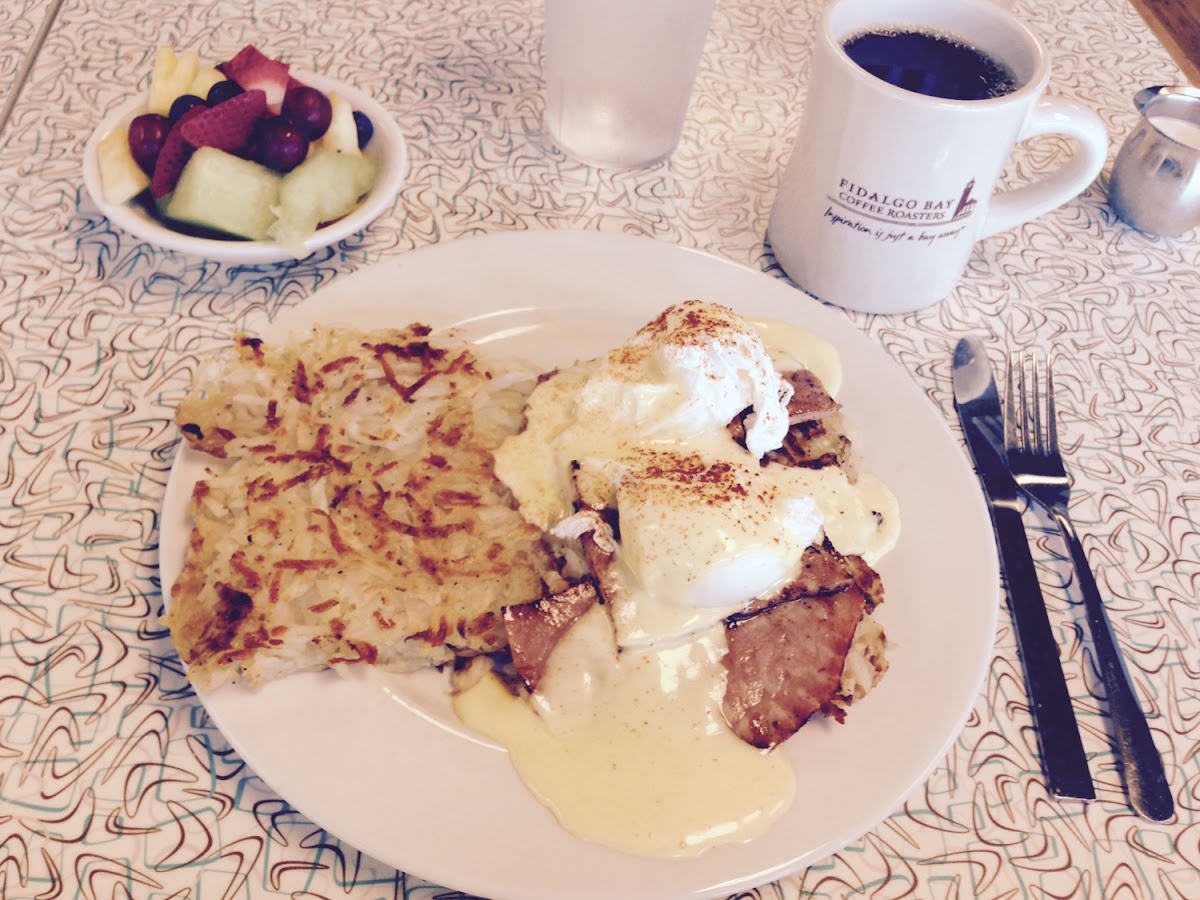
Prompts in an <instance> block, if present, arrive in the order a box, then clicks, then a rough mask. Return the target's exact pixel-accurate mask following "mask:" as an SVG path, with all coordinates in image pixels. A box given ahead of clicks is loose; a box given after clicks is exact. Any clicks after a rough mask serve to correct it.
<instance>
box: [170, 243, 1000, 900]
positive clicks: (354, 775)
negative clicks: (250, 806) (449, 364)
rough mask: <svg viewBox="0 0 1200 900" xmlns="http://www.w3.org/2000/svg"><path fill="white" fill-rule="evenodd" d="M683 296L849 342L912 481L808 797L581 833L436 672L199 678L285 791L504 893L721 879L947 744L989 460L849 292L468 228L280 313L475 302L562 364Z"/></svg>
mask: <svg viewBox="0 0 1200 900" xmlns="http://www.w3.org/2000/svg"><path fill="white" fill-rule="evenodd" d="M688 298H702V299H705V300H712V301H716V302H720V303H724V304H727V305H728V306H731V307H733V308H734V309H736V310H738V311H739V312H741V313H743V314H745V315H747V316H750V317H762V318H775V319H782V320H786V321H788V322H792V323H795V324H798V325H802V326H804V327H806V328H808V329H810V330H811V331H813V332H816V333H817V334H819V335H822V336H823V337H825V338H827V339H828V340H830V341H832V342H833V344H834V345H835V346H836V347H837V348H838V350H839V351H840V353H841V356H842V360H843V364H844V369H845V381H844V384H843V387H842V390H841V392H840V394H839V398H840V399H841V400H842V402H843V403H844V405H845V408H846V410H847V414H848V416H849V417H850V419H851V421H852V422H853V423H854V424H855V425H856V426H857V427H858V430H859V432H860V436H859V440H858V446H859V448H860V450H861V453H862V456H863V458H864V467H865V468H866V469H867V470H869V471H872V472H874V473H876V474H877V475H879V476H881V477H882V478H883V480H884V481H885V482H886V483H887V484H889V485H890V486H891V488H892V489H893V491H894V492H895V494H896V496H897V498H898V499H899V502H900V509H901V515H902V520H903V533H902V536H901V539H900V543H899V545H898V546H897V548H896V550H895V551H894V552H893V553H892V554H890V555H889V556H888V557H886V558H885V560H884V561H883V563H882V564H881V565H880V572H881V574H882V575H883V580H884V586H885V589H886V594H887V602H886V603H885V604H884V605H883V606H882V607H881V609H880V613H879V616H880V619H881V620H882V622H883V624H884V626H885V628H886V630H887V633H888V638H889V642H890V654H889V658H890V662H891V668H890V669H889V671H888V673H887V675H886V676H885V678H884V679H883V682H882V684H880V685H879V687H878V688H877V689H876V690H875V691H873V692H872V693H871V694H870V695H869V696H868V697H867V698H866V699H865V700H863V701H862V702H861V703H858V704H856V705H855V706H854V707H853V708H852V709H851V711H850V715H849V716H848V717H847V719H846V722H845V724H843V725H837V724H836V723H834V722H832V721H826V720H819V721H816V720H814V721H812V722H810V723H809V724H808V725H806V726H805V727H804V728H803V729H802V730H801V731H800V732H798V733H797V734H796V735H795V736H794V737H793V738H792V739H791V740H789V741H788V742H787V743H786V744H785V745H784V752H786V753H787V755H788V757H789V758H790V760H791V761H792V763H793V765H794V766H795V770H796V776H797V791H796V802H795V804H794V805H793V806H792V808H791V809H790V810H789V811H788V812H787V813H786V814H785V816H784V817H783V819H782V820H781V821H779V822H778V823H777V824H776V825H775V827H774V828H773V829H772V830H771V831H770V832H769V833H767V834H766V835H764V836H763V837H760V838H758V839H756V840H753V841H750V842H748V843H745V844H739V845H730V846H724V847H717V848H715V849H712V850H709V851H708V852H706V853H704V854H703V855H701V856H700V857H698V858H695V859H684V860H647V859H641V858H637V857H633V856H627V855H624V854H622V853H619V852H617V851H614V850H609V849H606V848H604V847H600V846H596V845H593V844H589V843H587V842H585V841H582V840H579V839H577V838H575V837H573V836H572V835H570V834H569V833H567V832H566V831H565V830H563V829H562V828H561V827H559V826H558V824H557V823H556V822H555V820H554V818H553V817H552V816H551V814H550V813H549V812H548V811H547V810H546V809H545V808H543V807H542V806H541V805H540V804H539V803H538V802H537V801H536V800H535V799H534V798H533V796H532V795H531V794H530V793H529V792H528V791H527V790H526V789H525V787H524V786H523V784H522V783H521V781H520V780H519V779H518V778H517V776H516V774H515V772H514V770H513V769H512V767H511V765H510V764H509V760H508V756H507V753H506V752H505V751H504V750H502V749H500V748H498V747H497V746H495V745H493V744H492V743H491V742H489V741H488V740H486V739H484V738H482V737H479V736H476V735H474V734H472V733H470V732H469V731H467V730H466V728H465V727H464V726H463V725H461V724H460V723H459V722H458V721H457V720H456V719H455V717H454V715H453V713H452V711H451V709H450V704H449V701H448V699H447V697H446V693H445V682H444V680H443V679H442V678H441V677H440V676H437V675H435V674H433V673H423V674H418V675H412V676H396V677H392V678H382V677H377V676H369V675H368V676H364V675H361V674H360V675H358V676H357V677H351V678H342V677H339V676H337V675H334V674H331V673H322V674H306V675H298V676H292V677H289V678H285V679H283V680H280V681H277V682H274V683H272V684H269V685H268V686H267V687H265V688H264V689H263V690H261V691H259V692H258V693H255V692H252V691H250V690H247V689H244V688H242V687H239V686H233V687H228V686H227V687H223V688H220V689H218V690H215V691H211V692H207V693H203V694H201V700H202V701H203V703H204V705H205V707H206V708H207V709H208V711H209V713H210V714H211V716H212V718H213V720H214V721H215V722H216V724H217V726H218V727H219V728H220V729H221V731H222V732H223V733H224V734H225V736H226V738H227V739H228V740H229V742H230V744H231V745H232V746H233V747H234V749H235V750H236V751H237V752H238V753H240V754H241V756H242V757H243V758H244V759H245V760H246V762H247V763H248V764H249V765H250V766H251V767H252V768H253V769H254V770H255V771H256V772H257V773H258V774H259V775H260V776H262V778H264V779H265V780H266V781H267V782H268V783H269V784H270V785H271V786H272V787H273V788H274V790H276V791H277V792H278V793H279V794H280V795H281V796H282V797H284V798H285V799H286V800H287V801H289V802H290V803H291V804H293V805H294V806H295V807H296V808H298V809H299V810H300V811H301V812H303V813H304V814H305V815H307V816H308V817H310V818H311V819H312V820H313V821H314V822H316V823H317V824H319V825H321V826H322V827H324V828H325V829H327V830H328V831H329V832H331V833H332V834H334V835H337V836H338V837H340V838H342V839H344V840H345V841H347V842H348V843H350V844H352V845H354V846H355V847H357V848H358V849H360V850H362V851H363V852H365V853H367V854H369V855H371V856H374V857H376V858H378V859H380V860H382V861H384V862H387V863H389V864H391V865H393V866H396V867H397V868H400V869H403V870H405V871H408V872H411V873H414V874H417V875H420V876H422V877H424V878H426V879H429V880H431V881H434V882H437V883H439V884H443V885H447V886H451V887H454V888H458V889H460V890H463V891H469V892H474V893H477V894H481V895H483V896H485V897H491V898H520V900H561V898H564V897H571V898H573V900H593V898H594V900H609V898H613V897H620V898H622V900H632V898H662V897H691V898H696V897H709V896H718V895H724V894H728V893H732V892H734V891H736V890H739V889H742V888H748V887H751V886H754V885H757V884H761V883H763V882H767V881H770V880H772V879H775V878H778V877H780V876H783V875H785V874H788V873H790V872H794V871H796V870H797V869H800V868H802V867H804V866H806V865H811V864H813V863H816V862H818V861H820V860H821V859H823V858H824V857H826V856H828V855H829V854H831V853H833V852H835V851H836V850H838V849H839V848H840V847H842V846H843V845H844V844H846V843H848V842H850V841H852V840H854V839H855V838H857V837H859V836H860V835H862V834H863V833H865V832H867V831H869V830H870V829H871V828H872V827H874V826H875V825H876V824H877V823H878V822H879V821H881V820H882V819H883V818H885V817H886V816H887V815H888V814H890V813H891V812H893V811H894V810H895V809H896V808H897V807H898V806H899V805H900V804H901V803H902V802H903V801H904V800H905V798H906V797H907V796H908V795H909V793H910V792H911V791H912V790H913V788H914V787H916V786H918V785H920V784H921V783H922V782H923V781H924V780H925V779H926V778H927V777H928V775H929V773H930V772H931V771H932V770H933V768H934V767H935V766H936V765H937V764H938V763H939V762H940V761H941V760H942V758H943V756H944V755H945V753H946V751H947V750H948V748H949V746H950V744H951V743H952V742H953V741H954V739H955V738H956V736H957V735H958V732H959V731H960V729H961V728H962V726H963V723H964V722H965V720H966V717H967V715H968V714H969V712H970V710H971V708H972V706H973V704H974V702H975V699H976V697H977V695H978V692H979V690H980V686H981V684H982V681H983V677H984V673H985V670H986V668H987V665H988V662H989V660H990V656H991V647H992V639H993V635H994V632H995V624H996V616H997V608H998V597H999V577H998V563H997V560H996V554H995V549H994V544H993V540H992V534H991V529H990V524H989V519H988V515H987V511H986V508H985V507H984V504H983V501H982V499H981V494H980V490H979V485H978V482H977V481H976V479H975V476H974V474H973V473H972V471H971V469H970V468H969V466H968V464H967V462H966V458H965V456H964V453H963V451H962V449H961V448H960V446H959V444H958V442H957V441H956V439H955V438H954V436H953V434H952V433H951V432H950V430H949V429H948V428H947V426H946V423H945V422H944V421H943V419H942V417H941V416H940V414H939V413H938V412H937V411H936V410H935V409H934V407H933V406H932V404H930V402H929V401H928V399H927V398H926V397H925V396H924V395H923V394H922V392H921V391H920V390H919V389H918V387H917V386H916V384H914V383H913V381H912V379H911V378H910V377H909V375H908V373H906V372H905V371H904V370H903V369H901V368H900V367H898V366H897V365H896V364H895V363H894V362H892V360H891V359H890V358H889V357H888V355H887V354H886V353H885V352H884V351H883V349H882V348H881V347H879V346H878V345H877V344H876V343H875V342H874V341H872V340H870V339H869V338H867V337H866V336H864V335H863V334H862V333H861V332H859V331H857V330H856V329H855V328H854V327H853V326H851V325H850V324H849V323H848V322H847V321H846V320H845V319H844V318H843V317H842V316H841V315H840V314H839V313H837V312H835V311H833V310H831V309H829V308H826V307H823V306H821V305H820V304H818V303H817V302H816V301H814V300H812V299H811V298H809V297H808V296H807V295H805V294H803V293H801V292H800V291H798V290H796V289H795V288H793V287H790V286H788V285H787V284H786V283H784V282H782V281H779V280H777V279H775V278H772V277H770V276H768V275H765V274H762V273H760V272H754V271H752V270H750V269H747V268H743V267H741V266H737V265H734V264H732V263H728V262H725V261H722V260H719V259H716V258H715V257H712V256H708V255H705V254H702V253H698V252H694V251H689V250H684V249H681V248H679V247H676V246H674V245H671V244H665V243H661V242H658V241H654V240H651V239H649V238H635V237H625V236H608V235H599V234H592V233H587V234H585V233H579V232H540V233H520V234H505V235H490V236H486V237H474V238H464V239H461V240H458V241H455V242H452V243H448V244H440V245H437V246H434V247H431V248H428V249H422V250H419V251H415V252H412V253H408V254H405V255H403V256H400V257H397V258H395V259H391V260H388V261H386V262H384V263H382V264H379V265H376V266H374V267H372V268H370V269H367V270H364V271H361V272H358V273H356V274H353V275H349V276H346V277H344V278H342V279H340V280H339V281H337V282H335V283H334V284H333V285H331V286H329V287H327V288H324V289H322V290H321V291H319V292H318V293H317V294H316V295H315V296H313V297H312V298H311V299H310V300H308V301H306V302H305V303H303V304H301V305H300V306H299V307H296V308H294V309H291V310H289V311H287V312H286V313H285V314H283V315H282V316H280V317H279V319H278V320H277V321H276V322H275V323H273V324H272V325H270V326H269V328H266V329H265V331H266V332H267V333H268V335H270V334H275V335H279V334H282V333H285V332H286V331H287V330H289V329H293V328H298V327H304V326H307V325H309V324H311V323H316V322H329V323H349V324H354V325H360V326H380V325H396V326H402V325H405V324H408V323H409V322H411V321H421V322H425V323H427V324H431V325H434V326H443V325H459V326H461V327H463V328H465V329H467V330H468V331H469V333H470V334H471V335H473V336H474V338H475V339H476V340H477V341H478V342H479V343H481V344H486V347H487V350H488V351H489V352H490V353H492V354H509V353H512V354H521V355H523V356H526V357H529V358H532V359H534V360H535V361H536V362H539V363H541V364H543V365H545V366H551V365H554V364H564V363H570V362H572V361H574V360H576V359H579V358H588V357H591V356H595V355H597V354H599V353H601V352H602V351H604V350H607V349H608V348H610V347H613V346H615V345H616V344H618V343H620V342H622V341H623V340H624V339H625V338H627V337H628V336H629V335H630V334H632V333H633V331H635V330H636V329H637V328H638V327H639V326H640V325H642V324H644V323H645V322H646V321H649V320H650V319H651V318H653V317H654V316H655V315H657V314H658V313H659V312H660V311H661V310H662V309H664V308H665V307H666V306H668V305H670V304H672V303H675V302H678V301H681V300H685V299H688ZM202 465H203V463H202V460H201V457H200V455H199V454H196V453H194V452H191V451H189V450H186V449H185V450H183V451H181V453H180V455H179V457H178V459H177V461H176V463H175V466H174V469H173V471H172V473H171V479H170V483H169V484H168V488H167V495H166V502H165V504H164V509H163V518H162V535H161V566H162V581H163V590H164V594H165V595H167V596H169V593H168V592H169V590H170V585H171V584H172V582H173V581H174V579H175V578H176V576H177V575H178V573H179V570H180V567H181V566H182V563H183V558H184V553H185V549H186V544H187V538H188V534H189V530H190V525H189V522H188V519H187V513H186V503H187V498H188V495H189V493H190V489H191V485H192V484H193V482H194V481H195V479H196V478H197V476H198V475H199V474H200V472H201V469H202Z"/></svg>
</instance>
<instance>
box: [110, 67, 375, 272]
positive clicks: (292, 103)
mask: <svg viewBox="0 0 1200 900" xmlns="http://www.w3.org/2000/svg"><path fill="white" fill-rule="evenodd" d="M373 134H374V125H373V123H372V122H371V120H370V119H369V118H368V117H367V116H366V115H365V114H364V113H362V112H360V111H356V110H354V109H353V108H351V106H350V104H349V103H348V102H347V101H346V100H345V99H344V98H342V97H341V96H339V95H338V94H336V93H334V92H327V93H326V92H322V91H320V90H317V89H316V88H314V87H311V86H309V85H306V84H304V83H302V82H301V81H299V80H297V79H296V78H295V77H294V76H293V75H291V74H290V73H289V67H288V65H287V63H284V62H281V61H279V60H276V59H271V58H270V57H268V56H267V55H265V54H264V53H262V52H261V51H260V50H258V49H257V48H256V47H254V46H253V45H249V46H246V47H244V48H243V49H242V50H241V51H239V52H238V53H237V55H236V56H234V57H233V58H232V59H230V60H229V61H228V62H225V63H222V64H220V65H219V66H215V67H210V66H204V65H202V64H201V62H200V58H199V55H198V54H197V53H196V52H195V51H192V50H184V51H178V52H177V51H175V50H173V49H170V48H166V47H164V48H160V49H159V51H158V54H157V57H156V59H155V64H154V70H153V72H152V73H151V76H150V90H149V95H148V97H147V101H146V111H145V112H144V113H142V114H140V115H138V116H136V117H135V118H134V119H132V120H131V121H130V122H129V125H128V127H125V128H116V129H114V130H113V131H112V132H110V133H109V134H108V135H106V136H105V137H104V139H103V140H102V141H101V142H100V144H99V146H98V149H97V159H96V161H97V165H98V168H99V171H100V180H101V184H102V189H103V192H104V199H105V200H106V201H107V202H109V203H113V204H121V203H137V204H139V205H141V206H143V207H144V208H145V209H147V210H148V211H149V212H150V213H151V214H152V215H154V216H156V217H157V218H159V219H160V220H161V221H162V222H163V223H164V224H166V225H167V226H168V227H171V228H174V229H176V230H179V231H186V232H188V233H199V234H202V235H205V236H209V237H223V238H230V239H239V238H240V239H244V240H251V241H274V242H276V243H278V244H280V245H281V246H283V247H284V248H286V249H287V250H288V251H289V252H291V253H292V254H293V255H295V256H296V257H297V258H302V257H304V256H307V255H308V252H309V251H308V250H307V249H306V248H305V246H304V244H305V241H306V240H307V239H308V238H309V237H311V236H312V234H313V233H314V232H315V231H316V230H317V228H318V227H320V226H321V225H322V224H325V223H327V222H332V221H334V220H336V219H340V218H341V217H342V216H344V215H346V214H347V213H349V212H351V211H352V210H353V209H354V208H355V207H356V206H357V205H358V202H359V200H360V199H361V198H362V196H363V195H365V194H366V193H368V192H369V191H370V190H371V188H372V187H373V186H374V185H375V180H376V177H377V176H378V166H377V165H376V163H375V162H374V161H373V160H372V159H370V158H369V157H367V156H364V155H363V152H362V151H363V148H364V147H366V146H367V144H368V143H370V141H371V138H372V136H373Z"/></svg>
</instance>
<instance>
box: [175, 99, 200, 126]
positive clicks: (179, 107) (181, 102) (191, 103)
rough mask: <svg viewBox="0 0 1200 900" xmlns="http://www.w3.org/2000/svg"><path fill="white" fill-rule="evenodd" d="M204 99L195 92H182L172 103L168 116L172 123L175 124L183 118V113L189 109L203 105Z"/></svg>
mask: <svg viewBox="0 0 1200 900" xmlns="http://www.w3.org/2000/svg"><path fill="white" fill-rule="evenodd" d="M203 105H204V101H203V100H201V99H200V98H199V97H197V96H196V95H195V94H181V95H180V96H178V97H176V98H175V102H174V103H172V104H171V111H170V112H169V113H168V114H167V118H168V119H170V120H171V124H172V125H173V124H175V123H176V122H178V121H179V120H180V118H182V116H183V114H184V113H185V112H187V111H188V110H189V109H195V108H196V107H197V106H203Z"/></svg>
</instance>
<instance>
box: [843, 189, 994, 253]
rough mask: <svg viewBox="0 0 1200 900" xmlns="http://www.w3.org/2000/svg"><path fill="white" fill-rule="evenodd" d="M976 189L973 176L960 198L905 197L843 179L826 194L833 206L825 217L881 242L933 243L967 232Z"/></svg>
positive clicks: (976, 201) (974, 202)
mask: <svg viewBox="0 0 1200 900" xmlns="http://www.w3.org/2000/svg"><path fill="white" fill-rule="evenodd" d="M974 190H975V179H974V178H972V179H971V180H970V181H968V182H967V183H966V185H965V186H964V187H963V189H962V191H961V192H960V193H959V194H958V196H957V197H955V196H954V195H953V194H951V195H949V196H946V195H942V196H940V197H937V196H932V195H931V196H926V197H905V196H900V195H896V194H889V193H888V192H886V191H877V190H873V189H871V188H869V187H867V186H865V185H862V184H858V183H856V182H854V181H851V180H850V179H848V178H841V179H839V180H838V186H837V188H836V189H835V190H834V191H833V192H832V193H830V194H828V195H826V199H827V200H828V201H829V203H830V205H829V207H828V208H827V209H826V210H825V214H824V216H823V218H824V219H825V221H827V222H828V223H829V224H831V225H834V226H840V227H842V228H850V229H851V230H853V231H857V232H859V233H860V234H863V235H868V236H870V237H872V238H874V239H875V240H877V241H880V242H881V243H886V244H898V243H906V244H907V243H916V244H926V245H932V244H933V243H934V242H935V241H943V240H947V239H951V238H954V237H955V236H956V235H959V234H962V233H963V232H964V230H965V228H966V224H965V220H966V219H968V218H970V217H971V215H972V214H973V213H974V212H975V210H976V208H977V207H978V206H979V201H978V200H976V199H975V198H974V197H973V196H971V195H972V193H973V192H974ZM948 226H950V227H948Z"/></svg>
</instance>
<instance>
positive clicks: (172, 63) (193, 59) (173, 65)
mask: <svg viewBox="0 0 1200 900" xmlns="http://www.w3.org/2000/svg"><path fill="white" fill-rule="evenodd" d="M199 71H200V55H199V54H198V53H197V52H196V51H195V50H181V51H180V52H179V53H176V52H175V51H174V50H172V49H171V48H170V47H159V48H158V55H157V56H156V57H155V59H154V70H153V71H152V72H151V73H150V99H149V101H148V102H147V103H146V107H147V109H148V110H149V111H150V112H152V113H158V114H159V115H160V116H165V115H167V114H168V113H169V112H170V111H171V104H172V103H174V102H175V98H176V97H182V96H183V95H184V94H186V93H187V92H188V89H189V88H190V87H191V85H192V80H193V79H195V77H196V73H197V72H199Z"/></svg>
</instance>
